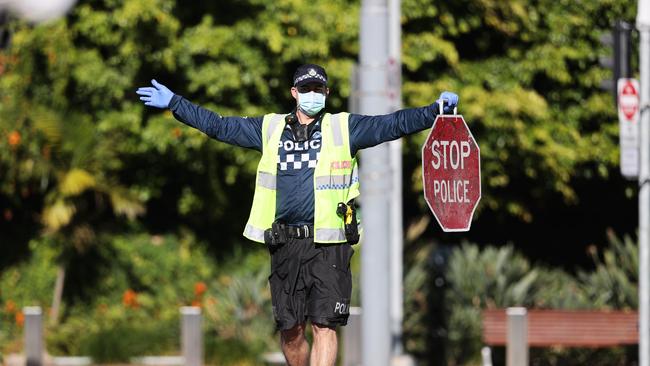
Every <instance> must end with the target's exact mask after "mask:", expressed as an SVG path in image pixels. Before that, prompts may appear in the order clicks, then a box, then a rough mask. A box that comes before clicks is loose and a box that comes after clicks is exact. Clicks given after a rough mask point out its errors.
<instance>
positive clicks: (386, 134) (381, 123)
mask: <svg viewBox="0 0 650 366" xmlns="http://www.w3.org/2000/svg"><path fill="white" fill-rule="evenodd" d="M440 104H442V105H443V112H444V113H452V112H453V111H454V108H456V106H457V105H458V95H456V94H455V93H452V92H448V91H445V92H442V93H441V94H440V97H439V98H438V100H437V101H436V102H434V103H433V104H431V105H429V106H425V107H420V108H408V109H402V110H399V111H397V112H394V113H390V114H385V115H379V116H365V115H359V114H350V118H349V120H348V123H349V125H350V150H351V151H350V153H351V154H352V156H354V155H355V154H356V153H357V152H358V151H359V150H361V149H365V148H368V147H373V146H375V145H378V144H381V143H382V142H386V141H392V140H396V139H398V138H400V137H402V136H406V135H410V134H412V133H416V132H419V131H422V130H424V129H427V128H430V127H431V126H432V125H433V121H434V120H435V119H436V116H437V115H438V113H439V110H440Z"/></svg>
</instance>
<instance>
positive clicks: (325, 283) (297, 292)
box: [269, 238, 354, 330]
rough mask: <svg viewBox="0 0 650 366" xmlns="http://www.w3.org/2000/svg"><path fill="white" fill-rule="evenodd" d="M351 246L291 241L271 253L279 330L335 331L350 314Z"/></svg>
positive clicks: (272, 297)
mask: <svg viewBox="0 0 650 366" xmlns="http://www.w3.org/2000/svg"><path fill="white" fill-rule="evenodd" d="M353 254H354V249H352V246H350V244H347V243H344V244H314V241H313V238H303V239H297V238H287V243H286V244H284V245H282V246H281V247H279V248H276V249H272V250H271V275H270V276H269V285H270V287H271V300H272V302H273V317H274V318H275V322H276V325H277V329H278V330H287V329H291V328H293V327H294V326H296V325H298V324H301V323H305V322H306V321H307V319H309V320H310V321H311V322H312V323H315V324H320V325H324V326H327V327H330V328H335V327H336V326H338V325H346V324H347V322H348V316H349V315H350V296H351V294H352V274H351V272H350V258H352V255H353Z"/></svg>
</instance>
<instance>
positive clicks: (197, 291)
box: [194, 282, 208, 297]
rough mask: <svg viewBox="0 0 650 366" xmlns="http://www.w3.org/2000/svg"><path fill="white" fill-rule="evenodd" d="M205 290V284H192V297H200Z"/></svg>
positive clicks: (206, 287)
mask: <svg viewBox="0 0 650 366" xmlns="http://www.w3.org/2000/svg"><path fill="white" fill-rule="evenodd" d="M207 289H208V286H207V285H206V284H205V282H197V283H195V284H194V295H196V297H201V296H203V294H204V293H205V291H206V290H207Z"/></svg>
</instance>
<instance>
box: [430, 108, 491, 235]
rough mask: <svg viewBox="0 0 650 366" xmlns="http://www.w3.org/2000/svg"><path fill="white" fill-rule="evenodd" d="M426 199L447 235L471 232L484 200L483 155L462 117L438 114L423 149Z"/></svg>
mask: <svg viewBox="0 0 650 366" xmlns="http://www.w3.org/2000/svg"><path fill="white" fill-rule="evenodd" d="M422 180H423V184H424V198H425V200H426V201H427V204H429V208H431V211H432V212H433V215H434V216H435V218H436V220H438V223H439V224H440V226H441V227H442V230H444V231H446V232H454V231H468V230H469V228H470V225H471V221H472V216H473V215H474V210H475V209H476V206H477V205H478V202H479V200H480V199H481V153H480V150H479V147H478V144H477V143H476V140H475V139H474V136H472V133H471V132H470V131H469V128H468V127H467V124H466V123H465V119H464V118H463V116H461V115H442V114H439V115H438V117H437V118H436V120H435V121H434V122H433V127H432V128H431V132H429V137H428V138H427V140H426V142H425V143H424V146H422Z"/></svg>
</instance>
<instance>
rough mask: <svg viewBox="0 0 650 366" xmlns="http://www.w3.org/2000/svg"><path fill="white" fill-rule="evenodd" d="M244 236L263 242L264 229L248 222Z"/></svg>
mask: <svg viewBox="0 0 650 366" xmlns="http://www.w3.org/2000/svg"><path fill="white" fill-rule="evenodd" d="M244 236H245V237H247V238H250V239H252V240H259V241H261V242H262V243H263V242H264V230H263V229H260V228H256V227H255V226H253V225H251V224H246V227H245V228H244Z"/></svg>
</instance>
